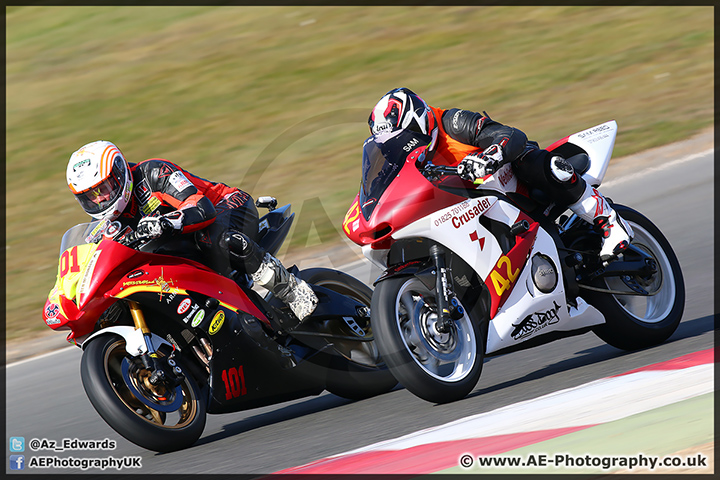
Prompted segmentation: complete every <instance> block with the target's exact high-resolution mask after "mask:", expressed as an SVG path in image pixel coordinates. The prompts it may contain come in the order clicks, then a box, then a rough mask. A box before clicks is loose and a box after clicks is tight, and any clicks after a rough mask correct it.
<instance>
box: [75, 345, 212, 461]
mask: <svg viewBox="0 0 720 480" xmlns="http://www.w3.org/2000/svg"><path fill="white" fill-rule="evenodd" d="M80 375H81V377H82V383H83V387H84V388H85V393H87V396H88V399H89V400H90V403H92V405H93V407H95V410H97V412H98V413H99V414H100V416H101V417H102V418H103V420H105V422H107V424H108V425H110V426H111V427H112V428H113V429H114V430H115V431H116V432H118V433H119V434H120V435H122V436H123V437H125V438H126V439H128V440H130V441H131V442H133V443H135V444H136V445H139V446H141V447H143V448H147V449H148V450H154V451H157V452H170V451H174V450H179V449H182V448H186V447H189V446H190V445H192V444H193V443H195V442H196V441H197V439H198V438H200V435H202V432H203V429H204V428H205V402H204V401H203V400H202V398H201V396H200V391H199V389H198V387H197V384H196V383H195V381H194V380H193V379H192V377H190V376H189V374H187V372H186V376H185V379H184V380H183V381H182V383H181V384H180V385H179V386H177V387H176V388H175V389H165V388H163V387H159V386H155V385H152V384H150V382H149V377H150V372H149V371H148V370H147V369H146V368H145V367H144V366H143V364H142V362H141V361H140V359H139V358H138V357H133V356H131V355H129V354H128V353H127V351H126V350H125V340H123V339H122V338H121V337H118V336H116V335H103V336H100V337H98V338H96V339H94V340H92V341H91V342H90V344H89V345H88V346H87V347H85V350H84V352H83V356H82V360H81V362H80Z"/></svg>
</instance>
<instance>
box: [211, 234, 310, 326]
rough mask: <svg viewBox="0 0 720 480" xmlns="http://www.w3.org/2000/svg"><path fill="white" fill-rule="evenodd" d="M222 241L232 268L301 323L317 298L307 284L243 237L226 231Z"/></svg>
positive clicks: (243, 235)
mask: <svg viewBox="0 0 720 480" xmlns="http://www.w3.org/2000/svg"><path fill="white" fill-rule="evenodd" d="M224 240H225V242H226V244H227V246H228V249H229V253H230V263H231V265H232V267H233V268H235V269H237V270H239V271H243V272H247V273H248V274H250V277H251V278H252V280H253V281H254V282H255V283H256V284H258V285H260V286H261V287H264V288H266V289H268V290H270V291H271V292H272V293H273V294H274V295H275V296H276V297H277V298H278V299H279V300H280V301H281V302H283V303H285V304H286V305H287V306H288V307H290V310H292V312H293V313H294V314H295V316H296V317H297V318H298V320H300V322H302V321H303V320H305V319H306V318H307V317H308V315H310V314H311V313H312V312H313V311H314V310H315V307H316V306H317V303H318V298H317V296H316V295H315V292H313V290H312V288H311V287H310V285H308V284H307V282H305V281H304V280H300V279H299V278H297V277H296V276H295V275H293V274H291V273H290V272H288V271H287V269H286V268H285V267H283V266H282V264H281V263H280V260H278V259H277V258H275V257H273V256H272V255H270V254H269V253H263V251H262V249H261V248H260V247H259V246H258V245H257V244H256V243H255V242H253V241H252V240H251V239H249V238H248V237H247V236H245V234H243V233H240V232H234V231H229V232H228V233H227V235H226V236H225V239H224Z"/></svg>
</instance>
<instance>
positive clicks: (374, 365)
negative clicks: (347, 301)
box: [300, 268, 397, 400]
mask: <svg viewBox="0 0 720 480" xmlns="http://www.w3.org/2000/svg"><path fill="white" fill-rule="evenodd" d="M300 276H301V277H302V279H303V280H305V281H306V282H308V283H310V284H313V285H317V286H319V287H324V288H327V289H328V290H332V291H334V292H336V293H340V294H342V295H345V296H347V297H350V298H352V299H353V300H355V301H357V302H360V303H362V304H363V305H365V306H367V307H368V308H370V303H371V299H372V293H373V292H372V289H370V287H368V286H367V285H365V284H364V283H362V282H361V281H359V280H358V279H356V278H355V277H353V276H351V275H348V274H346V273H343V272H339V271H337V270H332V269H327V268H311V269H308V270H303V271H302V272H301V273H300ZM358 328H359V330H358ZM327 329H329V330H330V331H331V333H333V334H335V335H337V336H338V337H345V338H347V339H346V340H338V339H333V340H332V343H333V346H334V348H335V350H336V351H337V352H339V353H340V355H333V357H332V359H331V361H330V365H329V370H328V376H327V379H326V388H327V390H328V391H329V392H330V393H332V394H334V395H337V396H339V397H343V398H348V399H351V400H361V399H364V398H369V397H373V396H375V395H380V394H382V393H386V392H389V391H390V390H392V389H393V388H394V387H395V385H397V380H395V377H393V375H392V373H391V372H390V370H388V367H387V365H385V362H384V361H383V359H382V357H381V356H380V351H379V350H378V347H377V345H376V341H375V340H373V335H374V332H373V330H374V329H373V326H372V324H371V322H370V318H368V319H367V322H365V323H364V324H358V323H355V325H352V324H348V323H347V322H340V321H332V322H328V323H327ZM360 332H362V333H360ZM353 338H357V340H353ZM368 340H369V341H368Z"/></svg>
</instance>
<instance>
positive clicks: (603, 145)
mask: <svg viewBox="0 0 720 480" xmlns="http://www.w3.org/2000/svg"><path fill="white" fill-rule="evenodd" d="M616 135H617V122H615V120H611V121H609V122H606V123H603V124H601V125H598V126H596V127H592V128H589V129H587V130H584V131H582V132H578V133H575V134H573V135H570V137H568V143H572V144H574V145H577V146H578V147H580V148H582V149H583V150H585V151H586V152H587V154H588V156H589V157H590V168H589V169H588V171H587V172H585V173H584V174H583V175H582V176H583V178H584V179H585V181H586V182H588V183H589V184H590V185H592V186H595V187H597V186H598V185H600V184H601V183H602V180H603V178H604V177H605V172H606V171H607V168H608V165H609V163H610V157H611V156H612V151H613V147H614V146H615V137H616Z"/></svg>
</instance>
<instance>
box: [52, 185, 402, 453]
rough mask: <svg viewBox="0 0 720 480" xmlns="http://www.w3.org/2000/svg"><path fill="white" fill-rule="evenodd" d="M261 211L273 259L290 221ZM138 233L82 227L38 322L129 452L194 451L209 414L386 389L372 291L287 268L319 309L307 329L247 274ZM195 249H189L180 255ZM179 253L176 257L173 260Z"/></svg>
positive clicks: (68, 239) (270, 204)
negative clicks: (74, 364)
mask: <svg viewBox="0 0 720 480" xmlns="http://www.w3.org/2000/svg"><path fill="white" fill-rule="evenodd" d="M276 205H277V202H276V201H275V199H273V198H272V197H263V198H261V199H260V200H259V201H258V206H264V207H266V208H268V209H269V212H268V213H267V214H266V215H265V216H264V217H262V218H261V219H260V229H261V230H260V236H261V237H260V240H259V244H260V245H261V246H262V247H263V248H264V249H265V250H266V251H269V252H270V253H272V254H274V253H276V252H277V250H278V249H279V248H280V246H281V244H282V242H283V240H284V239H285V237H286V236H287V232H288V230H289V228H290V225H291V223H292V220H293V218H294V214H291V213H290V205H286V206H284V207H282V208H279V209H276V208H275V206H276ZM173 241H174V242H175V243H172V242H168V241H163V240H153V241H148V240H147V239H143V238H140V237H138V236H137V235H136V234H135V232H133V231H132V230H130V229H129V228H126V229H125V230H122V228H121V226H120V224H119V223H118V222H112V223H109V222H98V221H96V222H92V223H86V224H81V225H77V226H75V227H73V228H71V229H70V230H68V231H67V232H66V233H65V235H64V236H63V238H62V244H61V247H60V253H61V254H60V261H59V267H58V276H57V282H56V284H55V286H54V288H53V289H52V291H51V292H50V295H49V296H48V300H47V302H46V304H45V309H44V312H43V318H44V320H45V323H46V324H47V325H48V326H49V327H50V328H52V329H54V330H70V334H69V335H68V337H67V338H68V341H69V342H71V343H75V344H76V345H78V346H79V347H81V348H82V350H83V356H82V360H81V376H82V382H83V387H84V388H85V392H86V393H87V396H88V398H89V400H90V402H91V403H92V405H93V406H94V407H95V409H96V410H97V412H98V413H99V414H100V416H101V417H102V418H103V419H104V420H105V421H106V422H107V423H108V424H109V425H110V426H111V427H112V428H113V429H115V430H116V431H117V432H118V433H119V434H121V435H122V436H123V437H125V438H127V439H128V440H130V441H131V442H133V443H135V444H137V445H139V446H141V447H144V448H147V449H150V450H155V451H159V452H166V451H173V450H178V449H182V448H185V447H188V446H190V445H192V444H193V443H194V442H195V441H196V440H197V439H198V438H199V437H200V435H201V434H202V432H203V429H204V426H205V417H206V413H211V414H212V413H227V412H235V411H239V410H245V409H250V408H255V407H260V406H265V405H271V404H275V403H280V402H285V401H288V400H292V399H296V398H301V397H304V396H308V395H318V394H320V393H321V392H322V391H323V390H325V389H327V390H328V391H330V392H331V393H334V394H336V395H339V396H341V397H345V398H350V399H361V398H366V397H370V396H373V395H378V394H381V393H384V392H387V391H389V390H391V389H392V388H393V387H394V386H395V385H396V383H397V382H396V380H395V379H394V377H393V376H392V374H391V373H390V372H389V371H388V369H387V367H386V366H385V364H384V363H383V361H382V359H381V357H380V355H379V353H378V349H377V347H376V345H375V339H374V337H373V331H372V326H371V323H370V309H369V306H370V302H371V298H372V290H371V289H370V288H369V287H367V286H366V285H365V284H363V283H362V282H360V281H359V280H357V279H355V278H353V277H351V276H349V275H347V274H345V273H342V272H339V271H335V270H330V269H324V268H312V269H307V270H303V271H298V269H297V268H296V267H294V266H293V267H292V268H291V269H290V271H291V272H293V273H295V274H296V275H298V276H299V277H300V278H302V279H304V280H305V281H306V282H308V283H309V284H310V285H311V286H312V288H313V290H314V291H315V293H316V295H317V297H318V299H319V303H318V306H317V308H316V310H315V311H314V312H313V314H312V315H311V316H310V317H309V318H308V319H306V321H305V322H303V323H302V324H301V325H299V326H298V325H297V320H293V317H292V313H291V312H290V310H289V309H288V308H287V307H286V306H285V305H284V304H283V303H282V302H280V301H279V300H278V299H277V298H275V297H274V296H273V295H272V293H267V294H266V295H265V296H264V297H263V296H261V295H260V294H259V293H257V292H256V291H255V290H253V289H252V288H251V287H252V282H251V281H250V279H249V277H248V276H246V275H238V274H237V273H234V275H233V276H232V277H233V278H227V277H224V276H221V275H219V274H218V273H216V272H215V271H213V270H211V269H210V268H208V267H206V266H205V265H203V264H202V263H200V262H199V261H198V260H199V256H198V254H199V252H196V253H194V252H193V250H192V248H188V247H189V246H188V245H187V244H185V243H184V242H188V241H189V240H187V239H184V238H180V239H175V240H173ZM188 252H190V253H188ZM180 255H182V256H180Z"/></svg>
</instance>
